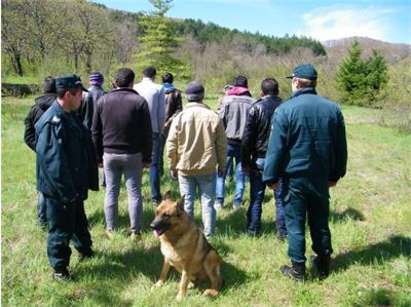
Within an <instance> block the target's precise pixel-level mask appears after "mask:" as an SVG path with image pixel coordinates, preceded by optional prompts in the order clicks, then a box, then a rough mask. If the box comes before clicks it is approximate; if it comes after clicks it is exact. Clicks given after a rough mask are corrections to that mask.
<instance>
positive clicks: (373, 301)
mask: <svg viewBox="0 0 411 307" xmlns="http://www.w3.org/2000/svg"><path fill="white" fill-rule="evenodd" d="M352 305H353V306H356V307H359V306H401V307H402V306H404V307H405V306H411V298H409V297H404V298H402V297H399V295H398V293H396V292H395V291H393V290H389V289H384V288H379V289H371V290H368V291H366V293H365V294H363V295H362V297H361V298H358V299H357V300H356V301H354V302H353V304H352Z"/></svg>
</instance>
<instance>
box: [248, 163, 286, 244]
mask: <svg viewBox="0 0 411 307" xmlns="http://www.w3.org/2000/svg"><path fill="white" fill-rule="evenodd" d="M264 163H265V159H263V158H258V159H257V161H256V166H257V169H254V170H252V171H251V172H250V206H249V207H248V210H247V230H248V231H249V232H252V233H259V232H260V231H261V214H262V204H263V201H264V195H265V184H264V182H263V178H262V172H263V170H264ZM282 186H283V185H282V180H281V179H280V180H279V182H278V186H277V189H276V190H275V192H274V197H275V207H276V227H277V232H278V234H280V235H284V236H285V235H287V227H286V225H285V213H284V205H283V201H282V196H283V193H282Z"/></svg>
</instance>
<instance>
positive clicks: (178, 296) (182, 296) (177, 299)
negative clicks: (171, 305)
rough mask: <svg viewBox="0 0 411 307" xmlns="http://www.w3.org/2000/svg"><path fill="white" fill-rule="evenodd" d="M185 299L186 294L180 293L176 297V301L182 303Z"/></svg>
mask: <svg viewBox="0 0 411 307" xmlns="http://www.w3.org/2000/svg"><path fill="white" fill-rule="evenodd" d="M183 298H184V294H182V293H180V292H179V293H178V294H177V296H176V301H177V302H181V301H182V300H183Z"/></svg>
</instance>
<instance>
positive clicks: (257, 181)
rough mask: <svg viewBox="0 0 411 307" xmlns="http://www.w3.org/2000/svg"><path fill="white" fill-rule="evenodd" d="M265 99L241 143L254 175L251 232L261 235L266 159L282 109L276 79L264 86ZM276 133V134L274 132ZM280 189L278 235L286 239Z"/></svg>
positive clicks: (249, 216)
mask: <svg viewBox="0 0 411 307" xmlns="http://www.w3.org/2000/svg"><path fill="white" fill-rule="evenodd" d="M261 91H262V94H261V96H262V97H261V99H259V100H257V101H256V102H255V103H254V104H253V106H252V107H251V108H250V109H249V111H248V116H247V122H246V126H245V129H244V134H243V139H242V143H241V163H242V165H243V168H244V170H245V171H246V172H248V173H249V174H250V206H249V207H248V211H247V232H248V233H249V234H251V235H258V234H259V233H260V231H261V212H262V203H263V201H264V193H265V184H264V182H263V179H262V172H263V170H264V160H265V159H264V158H265V154H266V151H267V145H268V140H269V137H270V131H271V117H272V115H273V113H274V110H275V109H276V108H277V107H278V106H279V105H280V103H281V98H279V97H278V83H277V81H276V80H275V79H274V78H268V79H265V80H263V81H262V82H261ZM273 133H275V131H274V132H273ZM280 193H281V191H280V189H277V190H276V192H275V194H274V195H275V204H276V226H277V235H278V237H279V238H280V239H283V238H284V237H285V236H286V235H287V229H286V227H285V219H284V209H283V206H282V202H281V198H280V197H279V196H280Z"/></svg>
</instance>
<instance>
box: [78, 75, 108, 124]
mask: <svg viewBox="0 0 411 307" xmlns="http://www.w3.org/2000/svg"><path fill="white" fill-rule="evenodd" d="M89 82H90V87H89V88H88V92H87V93H83V99H82V101H81V106H80V109H79V114H80V117H81V120H82V121H83V124H84V125H85V126H86V127H87V128H88V130H91V125H92V123H93V114H94V111H95V110H96V109H97V101H98V100H99V99H100V97H101V96H103V95H104V94H105V92H104V89H103V83H104V76H103V75H102V74H101V73H100V72H98V71H95V72H93V73H91V74H90V76H89Z"/></svg>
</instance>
